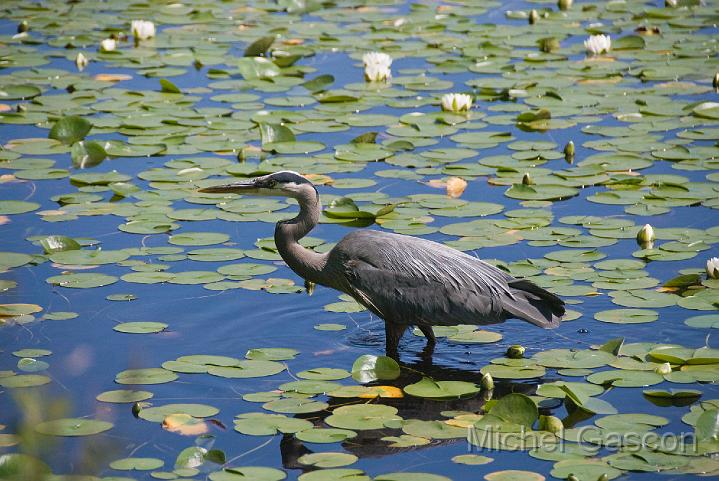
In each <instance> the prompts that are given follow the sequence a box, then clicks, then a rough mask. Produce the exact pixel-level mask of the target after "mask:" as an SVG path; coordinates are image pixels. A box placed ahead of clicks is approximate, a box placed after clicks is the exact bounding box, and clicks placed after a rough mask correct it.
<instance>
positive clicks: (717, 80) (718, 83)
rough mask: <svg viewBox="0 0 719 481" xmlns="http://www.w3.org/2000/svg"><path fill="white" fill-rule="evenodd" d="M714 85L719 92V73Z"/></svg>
mask: <svg viewBox="0 0 719 481" xmlns="http://www.w3.org/2000/svg"><path fill="white" fill-rule="evenodd" d="M712 85H713V86H714V88H715V89H717V90H719V72H717V73H715V74H714V80H712Z"/></svg>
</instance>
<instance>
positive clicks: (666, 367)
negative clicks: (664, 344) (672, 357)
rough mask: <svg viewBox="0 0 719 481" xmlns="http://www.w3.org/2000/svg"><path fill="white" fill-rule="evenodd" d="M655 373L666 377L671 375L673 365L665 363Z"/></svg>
mask: <svg viewBox="0 0 719 481" xmlns="http://www.w3.org/2000/svg"><path fill="white" fill-rule="evenodd" d="M654 372H656V373H657V374H661V375H662V376H664V375H665V374H669V373H671V372H672V365H671V364H669V363H668V362H665V363H664V364H662V365H661V366H657V367H656V369H654Z"/></svg>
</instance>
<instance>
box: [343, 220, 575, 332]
mask: <svg viewBox="0 0 719 481" xmlns="http://www.w3.org/2000/svg"><path fill="white" fill-rule="evenodd" d="M346 239H347V238H346ZM347 240H348V241H343V242H341V243H340V244H339V245H338V246H337V247H338V248H339V250H340V252H341V254H343V255H342V257H343V266H344V269H345V277H346V279H347V281H348V283H349V285H350V287H351V293H352V295H353V296H354V297H355V298H356V299H357V300H358V301H360V302H361V303H362V304H364V305H365V306H367V307H368V308H370V309H371V310H373V311H375V312H376V313H377V314H378V315H380V316H382V317H383V318H384V319H385V320H395V321H397V322H400V321H402V322H407V323H411V322H412V321H405V319H407V318H412V319H415V320H417V321H419V320H423V321H424V322H426V323H429V324H434V325H437V324H448V325H451V324H460V323H466V324H485V323H493V322H499V321H501V320H503V319H505V318H507V317H520V318H523V319H526V320H528V321H530V322H532V323H534V324H537V325H539V326H542V327H554V326H556V325H558V324H559V318H560V317H561V316H562V315H563V313H564V307H563V302H562V301H561V300H560V299H559V298H557V297H556V296H554V295H553V294H551V293H549V292H547V291H545V290H544V289H541V288H540V287H537V286H536V285H534V284H532V283H531V282H529V281H526V280H517V279H515V278H513V277H512V276H510V275H509V274H507V273H506V272H504V271H502V270H500V269H498V268H496V267H494V266H492V265H491V264H488V263H486V262H483V261H481V260H479V259H477V258H475V257H472V256H469V255H467V254H465V253H463V252H460V251H457V250H455V249H452V248H450V247H448V246H445V245H443V244H438V243H436V242H432V241H428V240H425V239H420V238H417V237H410V236H401V235H395V234H388V233H382V232H377V231H357V232H356V233H354V234H352V235H351V236H348V239H347Z"/></svg>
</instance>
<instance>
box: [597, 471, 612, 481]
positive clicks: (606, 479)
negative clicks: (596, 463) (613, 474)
mask: <svg viewBox="0 0 719 481" xmlns="http://www.w3.org/2000/svg"><path fill="white" fill-rule="evenodd" d="M597 481H609V475H608V474H607V473H604V474H602V475H601V476H599V477H598V478H597Z"/></svg>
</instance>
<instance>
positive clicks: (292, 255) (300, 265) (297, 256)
mask: <svg viewBox="0 0 719 481" xmlns="http://www.w3.org/2000/svg"><path fill="white" fill-rule="evenodd" d="M297 201H298V203H299V204H300V213H299V214H298V215H297V217H295V218H294V219H290V220H286V221H282V222H278V223H277V226H276V227H275V245H276V246H277V250H278V251H279V253H280V255H281V256H282V259H284V261H285V262H286V263H287V265H288V266H289V267H290V269H292V270H293V271H295V272H296V273H297V274H299V275H300V276H302V277H303V278H305V279H307V280H309V281H312V282H315V283H322V270H323V269H324V267H325V265H326V264H327V255H326V254H318V253H317V252H314V251H311V250H309V249H306V248H305V247H303V246H302V245H300V244H299V242H298V241H299V240H300V239H302V238H303V237H304V236H306V235H307V234H308V233H309V232H310V231H311V230H312V229H313V228H314V227H315V226H316V225H317V223H318V222H319V219H320V210H321V206H320V202H319V198H318V196H317V193H316V191H315V190H314V189H313V188H312V189H307V191H303V192H302V193H301V194H300V195H298V196H297Z"/></svg>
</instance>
